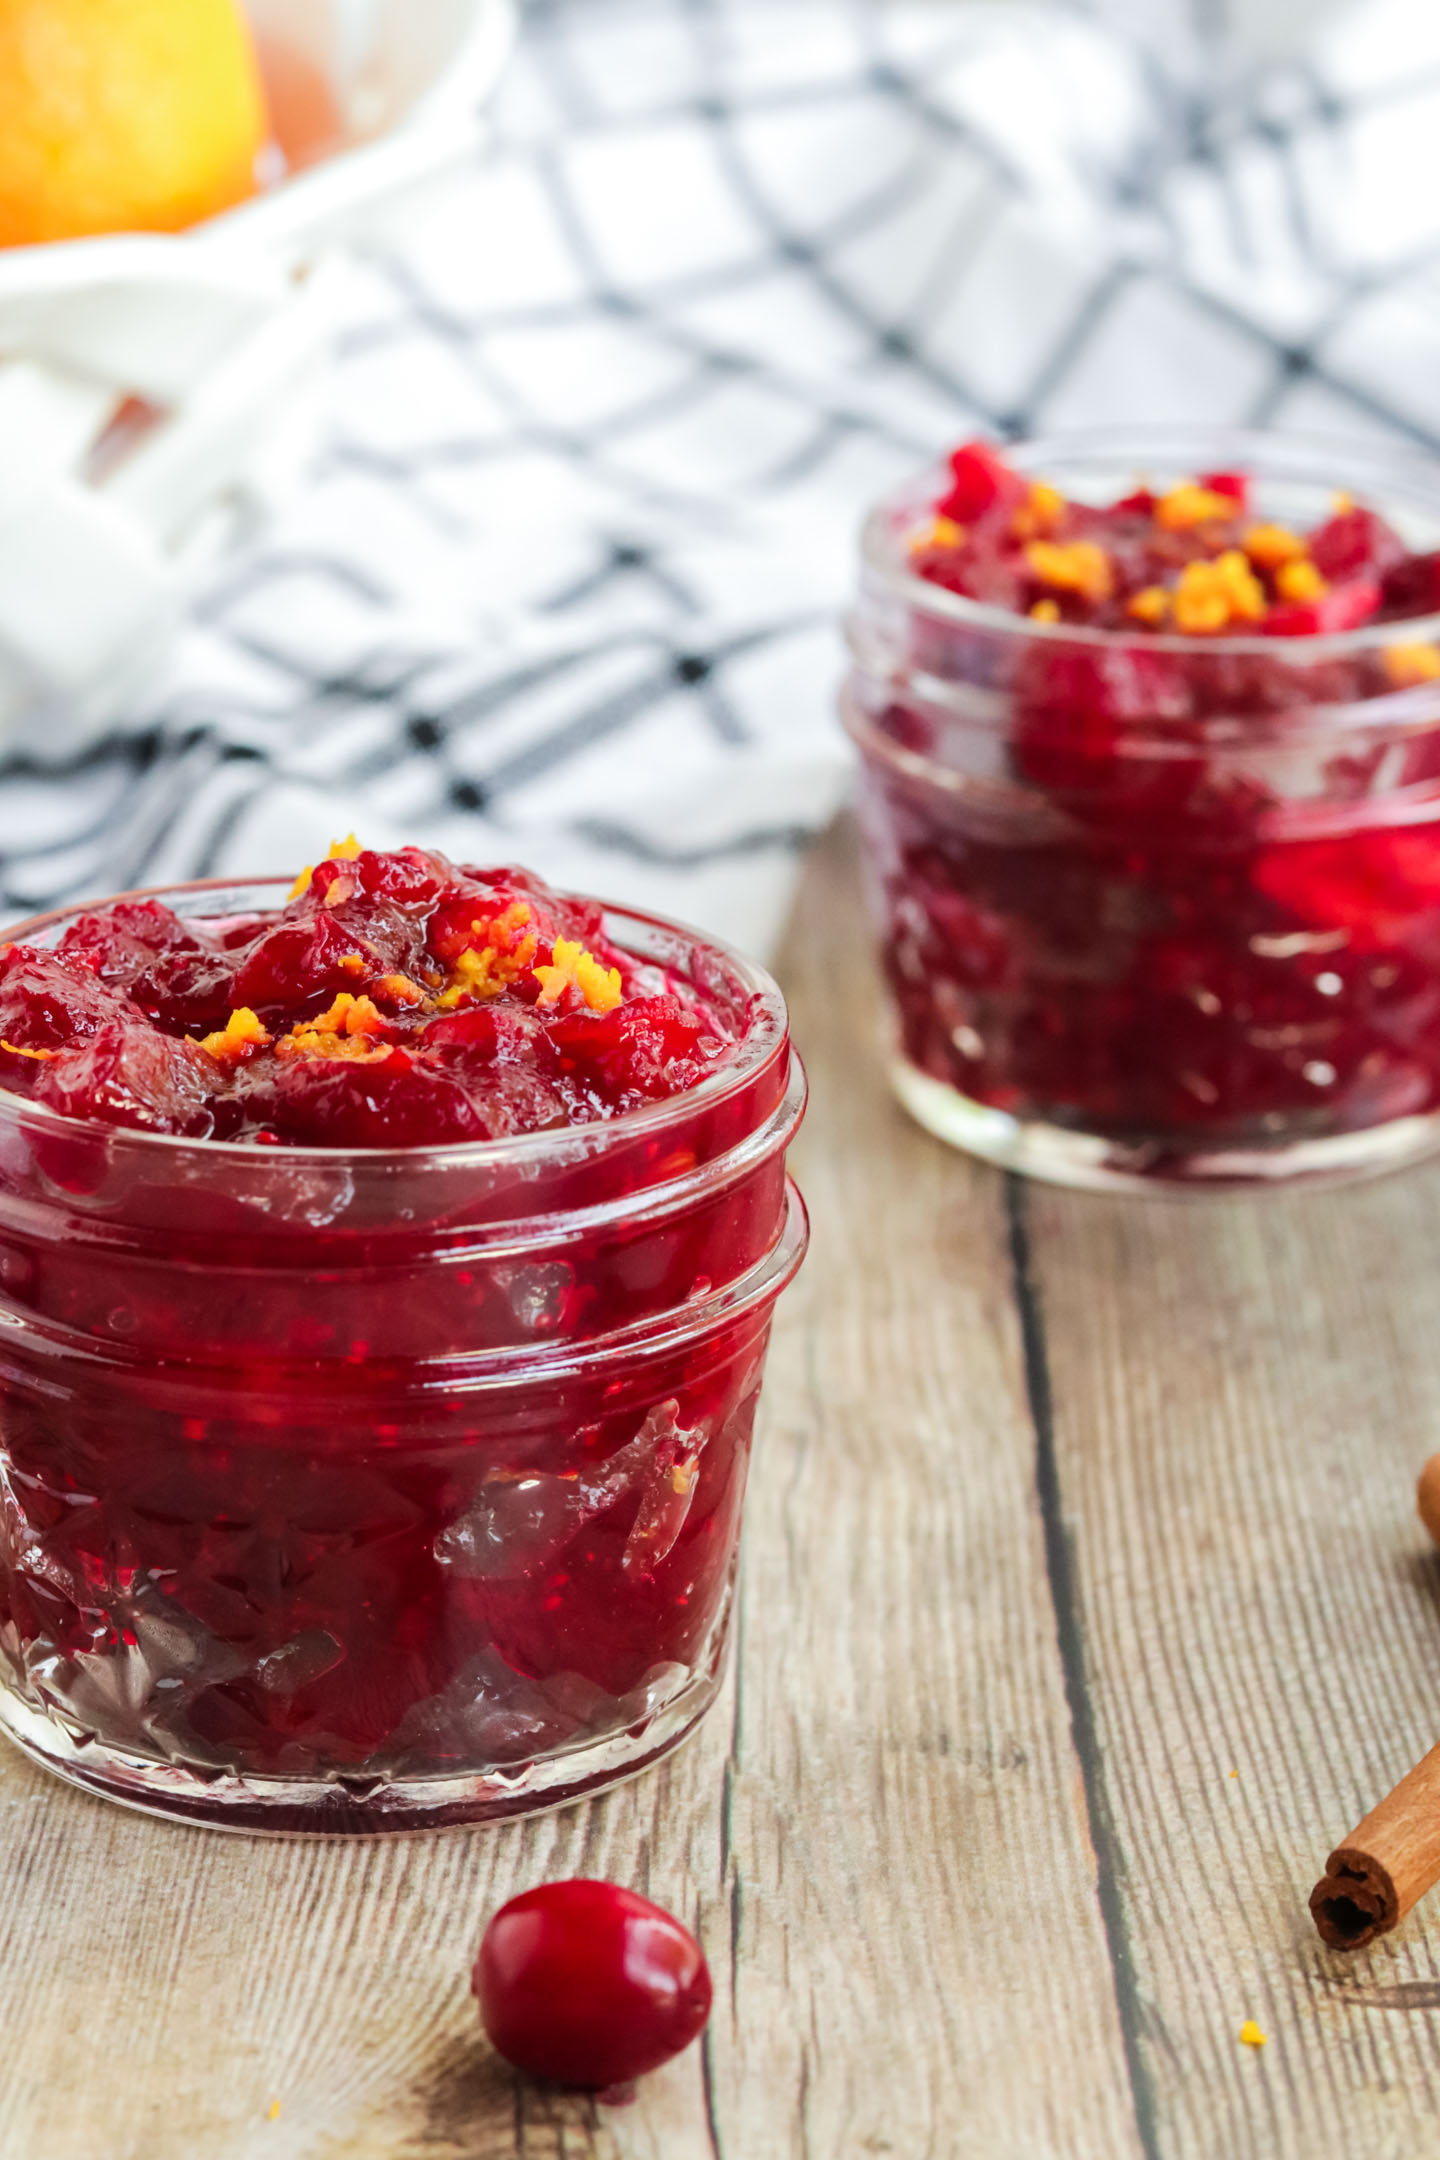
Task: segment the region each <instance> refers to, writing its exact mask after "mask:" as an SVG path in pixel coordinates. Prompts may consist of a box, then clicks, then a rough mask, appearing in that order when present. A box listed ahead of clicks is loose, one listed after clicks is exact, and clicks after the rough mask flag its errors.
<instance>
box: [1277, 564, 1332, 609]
mask: <svg viewBox="0 0 1440 2160" xmlns="http://www.w3.org/2000/svg"><path fill="white" fill-rule="evenodd" d="M1275 590H1276V592H1277V593H1279V595H1280V597H1281V599H1282V600H1323V599H1324V597H1325V595H1326V593H1327V592H1329V590H1330V584H1329V580H1328V579H1327V578H1324V577H1322V576H1321V575H1320V572H1319V571H1318V570H1317V569H1316V567H1315V565H1314V563H1313V562H1310V561H1309V560H1308V559H1307V560H1305V561H1304V562H1288V563H1282V564H1281V566H1280V568H1279V569H1278V570H1277V571H1276V573H1275Z"/></svg>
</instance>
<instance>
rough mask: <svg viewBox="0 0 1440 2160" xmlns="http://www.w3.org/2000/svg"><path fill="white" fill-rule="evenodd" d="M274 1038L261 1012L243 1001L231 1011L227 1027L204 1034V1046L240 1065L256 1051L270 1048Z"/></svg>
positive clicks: (213, 1054)
mask: <svg viewBox="0 0 1440 2160" xmlns="http://www.w3.org/2000/svg"><path fill="white" fill-rule="evenodd" d="M192 1040H193V1038H192ZM272 1040H273V1037H272V1036H271V1034H270V1031H269V1029H268V1028H267V1027H266V1026H265V1023H264V1022H263V1021H262V1020H261V1018H260V1015H259V1014H258V1013H255V1012H252V1011H251V1010H250V1007H249V1006H248V1005H242V1006H240V1007H239V1008H238V1010H237V1011H235V1012H232V1013H231V1015H230V1018H229V1019H228V1020H227V1021H226V1023H225V1025H224V1027H223V1028H217V1029H216V1031H215V1033H214V1034H213V1035H202V1036H201V1037H200V1048H201V1049H202V1050H205V1051H208V1053H209V1055H210V1056H211V1057H212V1058H218V1059H219V1060H220V1062H221V1064H222V1065H238V1064H239V1063H240V1062H241V1061H242V1060H243V1059H245V1058H248V1057H251V1056H253V1054H254V1053H255V1051H257V1050H268V1049H269V1047H270V1044H271V1042H272Z"/></svg>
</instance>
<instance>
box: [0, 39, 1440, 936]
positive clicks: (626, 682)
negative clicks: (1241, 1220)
mask: <svg viewBox="0 0 1440 2160" xmlns="http://www.w3.org/2000/svg"><path fill="white" fill-rule="evenodd" d="M1236 8H1237V12H1236V15H1235V30H1234V34H1233V35H1231V36H1229V37H1228V38H1226V37H1224V36H1220V35H1217V32H1223V24H1221V23H1220V22H1219V16H1220V14H1221V12H1222V10H1221V8H1220V7H1219V6H1217V0H1143V4H1142V0H1091V4H1090V5H1088V6H1083V7H1082V6H1081V5H1079V4H1078V0H1077V4H1076V5H1074V6H1072V7H1065V6H1060V5H1051V6H1045V7H1041V6H1029V5H1024V4H1022V0H999V4H997V0H989V4H983V0H890V4H888V5H875V4H868V5H856V4H852V0H532V4H531V6H530V8H529V10H528V12H527V17H526V23H525V28H524V33H523V37H522V42H521V48H520V52H519V54H518V56H517V58H516V60H515V61H514V63H513V65H512V69H511V73H510V75H509V78H508V80H507V82H506V84H505V86H504V88H503V89H502V93H501V97H500V101H499V105H498V110H497V120H498V138H497V142H496V145H495V146H494V147H493V149H492V150H491V152H490V153H489V154H488V156H487V157H486V158H485V160H484V161H483V163H480V164H477V166H476V167H475V169H474V170H473V171H470V172H468V173H467V174H465V175H464V176H463V177H462V178H461V179H460V180H459V181H458V182H457V184H456V185H455V186H454V187H453V188H451V189H449V190H448V191H447V192H446V193H445V194H444V195H443V196H441V197H438V198H437V199H435V200H434V201H433V202H432V203H431V204H430V205H429V206H428V208H427V209H426V211H425V213H424V216H423V218H422V219H421V220H420V221H419V222H417V223H415V224H413V225H412V227H411V228H410V230H409V232H408V234H407V238H406V242H405V245H404V246H403V248H402V247H399V246H397V245H395V244H393V243H387V245H386V247H385V248H383V249H382V248H380V247H379V246H377V247H376V248H375V249H374V250H373V251H372V252H370V253H369V254H368V255H366V256H364V257H362V258H361V260H360V261H359V262H358V263H357V264H356V265H355V266H354V267H353V269H352V270H351V272H350V274H349V280H348V288H347V301H348V305H347V307H346V310H345V318H344V325H343V330H342V334H341V337H340V340H339V345H338V349H337V352H336V356H335V367H334V372H333V377H332V379H331V383H330V392H329V404H328V418H327V421H326V426H325V430H324V434H323V438H322V440H321V442H320V444H319V446H318V448H317V452H316V455H315V458H314V461H313V465H312V468H311V470H310V472H309V475H308V479H307V482H306V485H305V486H304V488H303V490H302V491H301V492H300V493H299V494H298V495H297V496H296V497H295V498H294V500H293V501H291V502H290V504H289V505H288V506H287V507H286V508H285V509H284V511H283V513H281V514H280V515H278V516H276V517H275V518H274V519H273V520H272V521H271V522H270V523H269V524H268V525H267V527H266V528H265V529H264V530H263V531H260V532H258V533H255V534H254V535H253V536H252V537H251V538H250V540H249V541H248V543H247V544H246V546H245V547H244V548H243V549H242V550H241V551H240V552H238V553H236V554H233V555H232V556H231V557H230V558H229V559H228V560H227V561H226V563H225V564H224V565H223V567H222V568H221V569H220V570H219V571H218V572H215V573H214V574H212V576H211V578H210V580H209V582H208V585H207V587H206V588H205V589H204V590H202V591H201V592H200V593H199V594H198V595H197V596H196V599H195V603H194V606H193V609H192V611H191V615H190V618H189V620H188V623H187V624H186V626H185V628H184V630H183V633H182V635H181V637H180V639H179V641H178V643H177V645H176V646H175V648H174V650H173V653H172V654H171V656H170V659H169V660H168V662H167V663H166V666H165V670H164V673H163V675H162V676H160V677H159V678H158V679H156V680H154V681H153V682H152V683H151V685H150V687H149V689H148V690H147V692H146V694H145V696H144V697H143V699H142V700H140V701H139V702H138V703H137V704H136V706H135V708H134V710H133V713H132V714H131V717H130V719H129V720H128V722H127V723H126V724H124V725H121V726H118V727H116V728H115V729H113V730H112V731H111V732H110V733H109V734H107V735H106V736H105V738H104V739H103V740H101V741H99V742H95V743H92V744H91V745H90V746H88V747H87V748H86V749H85V750H83V751H82V752H79V753H76V754H72V755H70V756H68V757H65V758H57V757H56V756H54V755H49V754H47V748H46V744H45V742H44V740H43V739H39V740H31V741H28V742H24V743H22V744H21V745H19V746H18V747H17V748H16V750H15V751H14V752H13V754H11V755H9V756H8V757H7V758H6V759H5V761H4V762H3V764H0V894H3V905H4V911H5V914H6V915H7V916H8V917H9V918H10V919H12V920H13V919H14V918H15V917H16V916H18V915H19V914H21V913H22V912H25V911H27V910H30V909H33V908H39V907H43V906H46V905H49V904H52V903H55V902H58V901H61V900H64V899H68V898H70V897H72V896H75V895H78V894H92V893H100V892H103V891H112V890H115V889H118V888H121V887H128V886H132V885H135V884H139V883H150V882H157V881H160V880H168V879H171V878H181V877H187V876H216V875H225V874H232V873H233V874H237V875H239V874H244V873H246V872H250V871H267V870H288V869H290V868H292V867H293V866H295V865H296V864H297V863H298V862H299V861H301V860H304V859H309V858H310V857H311V856H312V855H314V853H315V852H316V851H317V849H323V847H324V846H325V844H326V842H327V841H328V840H329V838H330V837H331V835H332V833H343V832H344V831H346V830H348V829H350V828H351V827H353V828H354V829H355V830H356V831H358V832H359V833H360V834H361V835H362V836H363V837H365V838H367V839H369V840H372V841H374V842H377V843H388V842H391V841H395V840H399V839H404V838H415V839H419V840H421V841H424V842H427V843H430V844H434V845H438V846H440V847H443V848H445V849H447V850H448V851H449V852H450V853H452V854H453V855H455V856H457V857H460V858H463V859H466V860H470V861H487V860H488V861H516V860H522V861H526V862H529V863H532V864H533V865H535V866H536V867H537V868H539V869H541V870H542V871H544V872H546V873H547V874H548V875H550V876H552V877H554V878H556V879H557V880H559V881H561V882H564V883H570V884H574V885H578V886H584V887H587V888H589V889H591V890H594V891H599V892H602V893H605V894H608V895H611V896H613V897H615V898H618V899H623V900H629V901H632V902H636V903H639V904H642V905H651V906H655V907H659V908H663V909H665V910H668V911H669V912H672V913H675V914H679V915H681V916H684V917H687V918H690V919H692V920H695V921H698V922H701V923H704V924H706V925H708V926H711V927H713V928H716V929H719V930H720V931H722V932H726V933H728V934H729V935H730V936H732V937H734V938H735V939H737V940H738V941H739V942H741V943H742V944H745V945H748V946H750V947H752V948H754V949H757V950H760V951H763V950H765V949H766V948H767V947H768V946H769V945H770V944H771V942H772V941H773V938H774V936H775V934H776V932H777V930H778V927H779V925H780V923H781V921H782V919H783V914H784V910H785V905H786V899H787V895H788V892H789V889H790V882H791V878H792V875H793V867H794V862H795V857H796V851H797V849H798V847H799V846H800V844H801V843H802V841H803V839H804V837H805V836H806V835H807V834H809V833H811V832H813V831H815V830H816V829H817V828H818V827H819V826H820V825H822V824H823V823H824V822H825V821H826V819H827V818H828V817H829V815H830V814H831V812H832V811H833V808H834V806H835V804H836V802H837V801H838V800H839V799H840V797H841V795H842V794H843V791H844V787H845V781H846V762H845V754H844V750H843V746H842V743H841V740H840V738H839V735H838V732H837V729H836V727H835V723H834V721H833V718H832V713H833V702H834V691H835V685H836V681H837V678H838V675H839V672H840V669H841V664H842V663H841V645H840V638H839V632H838V626H837V618H838V615H839V612H840V611H841V609H842V608H843V606H844V603H845V599H846V595H847V592H848V590H849V588H850V585H851V583H852V580H853V561H854V547H855V533H856V527H857V523H858V520H859V517H860V514H861V511H862V510H863V508H864V507H865V505H866V504H867V502H868V501H869V500H870V499H871V498H873V497H874V496H875V495H876V494H878V493H879V492H880V491H882V490H883V489H885V488H887V487H889V486H890V485H891V484H892V483H893V482H894V481H896V480H897V479H898V478H900V477H901V476H903V475H904V473H905V472H906V471H907V470H908V469H909V468H911V467H913V466H914V465H916V464H917V463H919V462H922V461H924V460H926V459H927V458H928V457H929V456H930V455H931V454H932V453H933V452H935V451H936V450H938V449H940V448H941V447H943V446H945V445H946V444H948V443H950V442H952V441H953V440H955V439H956V438H957V437H959V436H961V435H963V434H964V433H966V432H969V431H974V430H978V429H984V430H987V431H990V432H999V433H1004V432H1012V431H1018V430H1033V429H1037V428H1052V427H1068V426H1074V425H1081V424H1090V423H1096V422H1103V421H1106V420H1112V419H1117V420H1126V421H1139V420H1145V419H1151V420H1156V421H1167V420H1176V419H1203V420H1211V419H1213V420H1217V421H1243V422H1249V423H1259V424H1262V425H1273V426H1277V427H1284V428H1294V429H1306V430H1310V431H1312V432H1313V431H1317V430H1318V431H1320V432H1322V433H1328V434H1342V435H1350V436H1355V435H1364V436H1377V435H1378V436H1384V437H1387V438H1390V439H1398V440H1401V441H1406V442H1410V443H1412V444H1414V445H1415V446H1416V447H1417V448H1419V449H1424V450H1427V451H1429V450H1433V449H1435V448H1436V447H1437V445H1440V365H1437V361H1440V8H1437V7H1436V5H1435V0H1355V4H1353V5H1350V6H1344V5H1339V6H1332V7H1330V8H1328V9H1327V8H1324V7H1316V6H1309V7H1307V8H1301V7H1299V6H1298V5H1296V4H1293V0H1269V5H1268V6H1267V5H1266V4H1264V0H1245V6H1244V7H1243V8H1241V7H1240V6H1239V0H1236Z"/></svg>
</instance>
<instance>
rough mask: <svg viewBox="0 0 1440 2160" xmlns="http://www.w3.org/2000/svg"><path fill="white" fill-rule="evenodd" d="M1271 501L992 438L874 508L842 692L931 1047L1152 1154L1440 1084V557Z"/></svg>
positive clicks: (1224, 478) (944, 1075) (973, 1091)
mask: <svg viewBox="0 0 1440 2160" xmlns="http://www.w3.org/2000/svg"><path fill="white" fill-rule="evenodd" d="M1022 455H1023V453H1022ZM1313 492H1315V491H1313V490H1312V493H1313ZM1265 495H1266V489H1265V486H1264V484H1263V476H1259V477H1252V476H1251V475H1250V474H1249V473H1247V472H1244V471H1225V472H1209V473H1203V472H1202V473H1201V475H1200V476H1199V477H1198V478H1188V477H1181V478H1178V479H1176V480H1175V481H1174V482H1173V483H1172V484H1170V485H1168V486H1165V487H1163V488H1162V487H1152V486H1150V485H1136V486H1132V487H1131V488H1129V489H1128V490H1127V491H1126V492H1124V493H1122V494H1120V495H1118V496H1114V497H1112V498H1110V499H1105V500H1080V499H1076V498H1074V497H1072V496H1069V495H1067V494H1065V493H1063V492H1062V490H1061V489H1060V488H1059V487H1058V486H1055V485H1052V484H1050V482H1048V481H1044V482H1041V481H1035V480H1032V479H1028V478H1026V477H1024V476H1023V475H1022V473H1021V471H1019V470H1018V469H1016V467H1015V466H1013V465H1012V464H1011V463H1009V462H1007V461H1006V460H1005V459H1004V458H1002V457H1001V456H1000V455H999V454H998V453H997V452H995V451H993V450H991V449H989V448H988V447H986V446H984V445H977V444H969V445H966V446H964V447H963V448H962V449H961V450H959V451H957V452H956V453H955V455H954V457H953V458H952V459H951V461H950V467H949V469H948V471H947V473H946V475H945V479H944V482H943V485H942V486H941V487H940V488H938V489H937V490H935V492H934V493H933V494H932V496H931V497H930V500H929V501H928V502H925V501H923V500H917V499H916V498H915V497H914V496H911V497H909V498H908V499H907V500H906V501H905V502H904V503H903V504H901V503H897V504H896V505H895V506H893V507H892V508H891V509H890V510H889V511H882V512H880V513H878V514H877V518H876V519H873V520H872V522H871V527H870V530H869V533H868V534H867V577H866V587H865V592H864V596H863V597H862V601H861V606H860V608H859V610H858V611H857V615H856V617H855V619H854V623H853V626H852V627H853V642H854V646H855V651H856V657H857V669H856V672H855V674H854V675H853V676H852V679H851V683H850V685H849V687H848V690H847V696H846V709H847V718H848V720H849V723H850V725H851V728H852V732H853V733H854V734H855V735H856V737H857V739H858V740H859V742H860V745H861V749H862V756H863V781H862V799H861V808H862V820H863V825H864V831H865V838H866V850H867V857H868V862H869V873H870V879H871V885H872V892H873V896H874V903H875V906H876V910H877V914H878V918H879V921H880V925H881V941H882V955H883V960H884V966H885V970H886V974H887V978H888V982H889V987H890V991H891V995H892V999H893V1002H894V1006H895V1010H896V1014H897V1018H898V1029H899V1038H900V1051H901V1056H902V1059H903V1061H904V1065H905V1066H906V1067H908V1068H909V1070H910V1072H911V1073H912V1074H919V1075H921V1076H923V1078H924V1080H925V1081H929V1082H936V1083H940V1084H941V1085H942V1086H946V1087H949V1088H953V1089H954V1090H955V1091H956V1093H957V1094H958V1095H959V1096H961V1097H963V1098H964V1099H965V1101H966V1102H967V1103H968V1104H971V1105H979V1106H981V1107H982V1108H983V1109H986V1110H990V1111H1000V1112H1005V1113H1008V1115H1009V1117H1011V1118H1012V1119H1014V1120H1016V1121H1018V1122H1019V1123H1020V1124H1021V1125H1026V1124H1034V1123H1040V1124H1044V1125H1046V1126H1049V1127H1057V1128H1060V1129H1062V1130H1064V1131H1068V1132H1071V1133H1074V1134H1077V1135H1083V1136H1089V1137H1090V1138H1093V1139H1096V1140H1098V1141H1103V1142H1109V1143H1114V1144H1115V1146H1116V1147H1117V1148H1118V1149H1119V1150H1120V1151H1121V1154H1122V1155H1123V1154H1124V1153H1125V1151H1129V1161H1130V1166H1131V1167H1132V1168H1136V1169H1138V1170H1140V1171H1141V1172H1142V1173H1143V1172H1144V1171H1145V1170H1146V1169H1147V1168H1152V1167H1153V1168H1154V1169H1156V1170H1157V1171H1158V1172H1159V1174H1162V1175H1168V1174H1176V1175H1182V1176H1183V1175H1185V1174H1186V1167H1185V1166H1186V1161H1187V1158H1189V1157H1191V1156H1192V1155H1201V1156H1203V1155H1205V1154H1206V1153H1207V1151H1214V1152H1215V1153H1216V1154H1217V1155H1218V1154H1219V1153H1221V1152H1223V1151H1225V1150H1227V1149H1230V1150H1233V1149H1239V1150H1259V1151H1267V1150H1272V1149H1275V1148H1288V1147H1290V1146H1291V1145H1293V1144H1295V1143H1297V1142H1308V1141H1315V1140H1327V1139H1334V1138H1336V1137H1337V1136H1341V1135H1345V1134H1353V1133H1356V1132H1359V1131H1367V1130H1369V1129H1370V1128H1375V1127H1381V1126H1385V1125H1387V1124H1390V1123H1391V1122H1392V1121H1395V1120H1399V1119H1402V1118H1413V1117H1417V1116H1424V1115H1425V1114H1427V1113H1429V1112H1432V1111H1434V1110H1435V1109H1436V1108H1437V1107H1440V837H1437V825H1436V823H1435V819H1436V817H1437V815H1440V649H1437V646H1436V643H1435V642H1434V638H1435V633H1436V629H1437V625H1436V624H1435V622H1434V621H1430V622H1427V623H1425V624H1424V625H1423V626H1422V625H1421V624H1420V623H1419V622H1418V621H1417V618H1419V617H1422V616H1427V615H1433V613H1434V612H1435V611H1436V610H1437V608H1440V553H1435V552H1424V553H1416V552H1412V551H1411V550H1409V549H1408V548H1407V547H1406V545H1405V543H1404V542H1403V541H1402V540H1401V538H1400V537H1399V536H1398V534H1397V532H1396V531H1395V530H1394V529H1393V527H1392V525H1391V524H1390V523H1389V522H1388V521H1387V519H1386V518H1384V517H1383V516H1381V515H1380V514H1379V512H1378V511H1377V510H1375V509H1373V508H1370V507H1367V506H1366V505H1365V504H1363V503H1358V502H1355V501H1353V500H1351V499H1349V498H1348V497H1346V496H1344V495H1340V496H1338V497H1336V498H1335V499H1334V500H1332V501H1330V502H1329V503H1328V504H1325V505H1324V507H1323V509H1322V511H1321V513H1320V514H1319V515H1318V516H1316V517H1314V518H1312V519H1311V520H1309V521H1308V522H1301V521H1295V522H1287V521H1285V520H1284V519H1283V518H1282V517H1281V516H1279V515H1277V514H1276V513H1275V512H1274V511H1273V510H1272V509H1271V508H1270V507H1269V506H1268V505H1267V503H1266V500H1265ZM927 593H934V595H935V598H934V601H933V602H931V601H930V600H928V599H927V597H926V596H927ZM1342 632H1343V633H1349V634H1348V635H1345V636H1337V635H1335V633H1342ZM1357 632H1358V633H1360V634H1357ZM1422 633H1423V634H1422ZM897 1085H900V1087H901V1092H902V1093H907V1090H906V1084H905V1082H904V1080H903V1076H901V1075H897ZM912 1092H913V1089H912ZM910 1099H911V1095H910V1094H907V1100H910ZM915 1106H916V1107H919V1105H918V1104H917V1105H915ZM920 1114H922V1115H926V1112H925V1110H924V1109H923V1108H922V1109H921V1111H920ZM1000 1152H1003V1150H1000ZM1006 1159H1016V1160H1018V1159H1019V1157H1018V1156H1007V1157H1006ZM1116 1159H1117V1160H1118V1159H1120V1158H1119V1157H1117V1158H1116ZM1036 1166H1038V1165H1036ZM1056 1174H1064V1173H1063V1172H1062V1171H1057V1173H1056Z"/></svg>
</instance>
